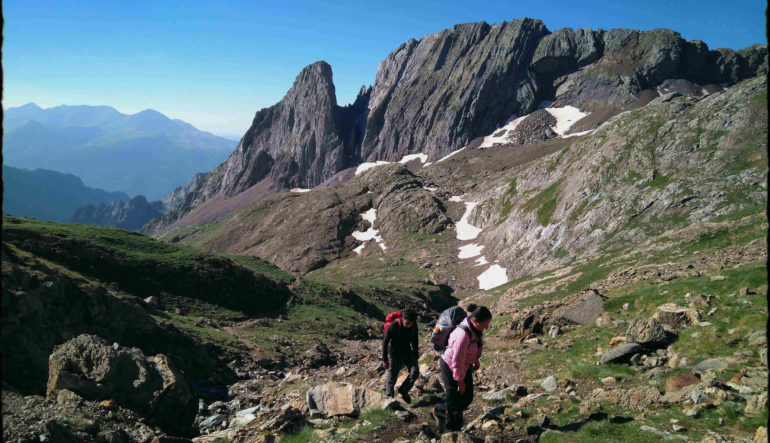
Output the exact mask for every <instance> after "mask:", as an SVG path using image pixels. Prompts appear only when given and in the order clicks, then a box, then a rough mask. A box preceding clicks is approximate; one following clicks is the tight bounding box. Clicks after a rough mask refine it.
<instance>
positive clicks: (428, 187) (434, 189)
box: [422, 186, 438, 192]
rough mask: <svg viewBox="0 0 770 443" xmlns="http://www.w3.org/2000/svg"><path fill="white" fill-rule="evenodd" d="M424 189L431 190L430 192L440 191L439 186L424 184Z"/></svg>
mask: <svg viewBox="0 0 770 443" xmlns="http://www.w3.org/2000/svg"><path fill="white" fill-rule="evenodd" d="M422 189H425V190H426V191H430V192H436V191H438V188H432V187H430V186H423V187H422Z"/></svg>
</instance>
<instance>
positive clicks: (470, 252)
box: [457, 243, 484, 258]
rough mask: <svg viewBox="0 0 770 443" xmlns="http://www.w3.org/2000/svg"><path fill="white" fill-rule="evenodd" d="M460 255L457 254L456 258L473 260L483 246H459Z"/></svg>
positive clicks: (472, 244) (474, 244) (479, 253)
mask: <svg viewBox="0 0 770 443" xmlns="http://www.w3.org/2000/svg"><path fill="white" fill-rule="evenodd" d="M459 249H460V253H459V254H457V258H473V257H476V256H478V255H481V250H482V249H484V246H483V245H478V244H476V243H471V244H468V245H465V246H460V248H459Z"/></svg>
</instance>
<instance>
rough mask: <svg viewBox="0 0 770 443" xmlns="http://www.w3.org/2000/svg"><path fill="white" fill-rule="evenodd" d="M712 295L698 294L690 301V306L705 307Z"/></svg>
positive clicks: (710, 300)
mask: <svg viewBox="0 0 770 443" xmlns="http://www.w3.org/2000/svg"><path fill="white" fill-rule="evenodd" d="M713 299H714V296H713V295H707V294H698V295H696V296H695V297H693V299H692V300H691V301H690V307H692V308H705V307H706V306H710V305H711V302H712V301H713Z"/></svg>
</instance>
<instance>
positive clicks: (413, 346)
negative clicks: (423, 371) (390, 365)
mask: <svg viewBox="0 0 770 443" xmlns="http://www.w3.org/2000/svg"><path fill="white" fill-rule="evenodd" d="M388 348H390V349H388ZM417 349H418V348H417V325H416V324H415V325H412V327H411V328H405V327H404V326H403V325H402V324H401V319H398V320H396V321H394V322H393V323H391V324H390V326H388V329H387V330H386V331H385V336H384V337H383V338H382V361H384V362H387V361H388V352H389V351H390V352H391V353H392V354H393V356H394V357H396V358H402V359H406V358H408V357H414V358H417V356H418V352H417Z"/></svg>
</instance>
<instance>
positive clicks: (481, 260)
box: [474, 255, 489, 266]
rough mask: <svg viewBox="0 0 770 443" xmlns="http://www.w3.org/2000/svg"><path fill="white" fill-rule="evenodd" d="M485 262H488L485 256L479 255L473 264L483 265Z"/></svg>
mask: <svg viewBox="0 0 770 443" xmlns="http://www.w3.org/2000/svg"><path fill="white" fill-rule="evenodd" d="M487 263H489V262H488V261H487V258H486V257H484V256H483V255H482V256H481V257H479V258H477V259H476V264H475V265H474V266H484V265H486V264H487Z"/></svg>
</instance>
